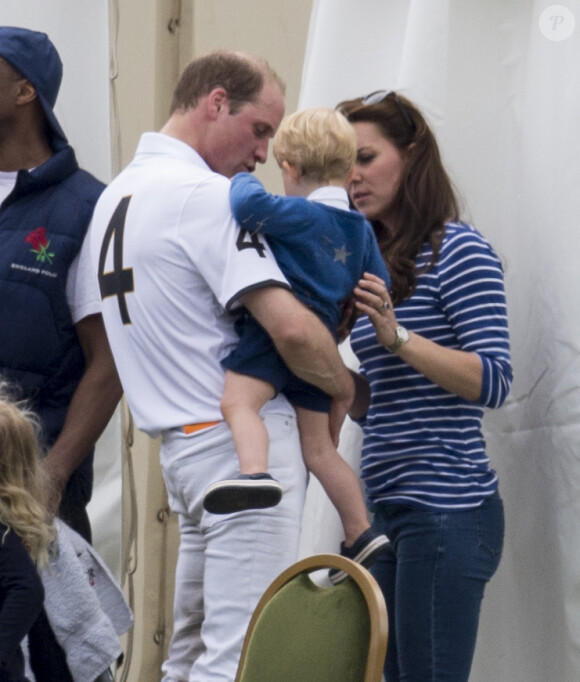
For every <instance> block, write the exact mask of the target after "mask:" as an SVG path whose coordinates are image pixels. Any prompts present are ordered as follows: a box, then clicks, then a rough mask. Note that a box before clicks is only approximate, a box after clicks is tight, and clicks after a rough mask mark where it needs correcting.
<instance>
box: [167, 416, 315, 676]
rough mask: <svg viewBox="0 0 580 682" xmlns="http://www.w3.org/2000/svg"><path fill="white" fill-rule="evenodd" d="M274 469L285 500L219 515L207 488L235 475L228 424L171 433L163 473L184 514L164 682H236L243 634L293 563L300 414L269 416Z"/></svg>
mask: <svg viewBox="0 0 580 682" xmlns="http://www.w3.org/2000/svg"><path fill="white" fill-rule="evenodd" d="M264 422H265V424H266V427H267V429H268V433H269V435H270V452H269V471H270V473H271V474H272V476H274V477H275V478H276V479H278V481H280V483H281V485H282V487H283V490H284V494H283V497H282V501H281V502H280V504H278V505H277V506H276V507H272V508H270V509H265V510H250V511H244V512H238V513H235V514H229V515H224V516H221V515H220V516H218V515H214V514H210V513H208V512H206V511H205V510H204V509H203V506H202V500H203V494H204V491H205V489H206V488H207V486H208V485H210V484H211V483H213V482H215V481H219V480H221V479H225V478H232V477H233V476H235V475H236V474H238V473H239V467H238V460H237V457H236V454H235V451H234V446H233V442H232V439H231V433H230V430H229V428H228V427H227V425H226V424H225V423H220V425H219V426H215V427H212V428H209V429H206V430H205V431H201V432H198V433H195V434H192V435H190V436H187V435H186V434H185V433H183V432H182V431H181V430H179V429H174V430H172V431H169V432H166V433H165V434H164V436H163V442H162V447H161V468H162V470H163V476H164V478H165V483H166V485H167V490H168V494H169V504H170V507H171V509H172V510H173V511H174V512H176V513H177V514H178V515H179V529H180V547H179V555H178V559H177V569H176V575H175V599H174V632H173V637H172V639H171V643H170V647H169V656H168V659H167V661H165V663H164V664H163V667H162V670H163V673H164V677H163V680H162V682H218V681H219V682H233V680H234V678H235V675H236V670H237V665H238V659H239V656H240V651H241V648H242V644H243V639H244V635H245V633H246V628H247V626H248V622H249V620H250V617H251V615H252V612H253V610H254V607H255V606H256V604H257V602H258V600H259V599H260V597H261V596H262V594H263V592H264V591H265V589H266V588H267V587H268V585H269V584H270V583H271V582H272V580H273V579H274V578H275V577H276V576H277V575H278V574H279V573H280V572H281V571H282V570H284V569H285V568H286V567H287V566H289V565H290V564H291V563H293V562H294V561H296V559H297V556H298V544H299V537H300V525H301V517H302V509H303V506H304V497H305V491H306V481H307V475H306V470H305V468H304V464H303V461H302V455H301V451H300V443H299V437H298V429H297V427H296V420H295V419H294V417H291V416H288V415H280V414H268V415H266V416H265V419H264Z"/></svg>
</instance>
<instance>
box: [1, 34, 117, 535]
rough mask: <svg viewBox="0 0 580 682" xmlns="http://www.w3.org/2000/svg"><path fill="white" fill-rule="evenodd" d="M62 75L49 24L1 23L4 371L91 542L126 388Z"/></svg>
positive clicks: (92, 194) (65, 511)
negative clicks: (97, 475) (70, 137)
mask: <svg viewBox="0 0 580 682" xmlns="http://www.w3.org/2000/svg"><path fill="white" fill-rule="evenodd" d="M61 78H62V64H61V60H60V57H59V55H58V52H57V51H56V49H55V47H54V45H53V44H52V43H51V41H50V40H49V39H48V37H47V36H46V34H44V33H39V32H36V31H29V30H27V29H22V28H15V27H8V26H2V27H0V378H1V380H2V381H3V382H8V384H9V388H10V389H13V390H12V393H14V395H15V397H16V398H22V399H26V400H28V401H29V402H30V404H31V406H32V407H33V408H34V410H35V411H36V412H37V414H38V416H39V418H40V421H41V424H42V428H43V438H44V446H45V449H46V458H45V460H44V463H45V466H46V469H47V470H48V472H49V474H50V479H51V481H52V483H53V484H54V489H53V490H52V491H51V497H52V500H53V504H54V510H56V508H57V506H58V504H59V502H60V506H59V508H58V513H59V516H60V517H61V518H62V519H63V520H64V521H66V522H67V523H68V524H69V525H70V526H71V527H72V528H73V529H74V530H76V531H77V532H79V533H80V534H81V535H83V536H84V537H85V538H86V539H87V540H89V541H90V538H91V529H90V524H89V519H88V515H87V512H86V505H87V503H88V502H89V499H90V497H91V492H92V473H93V470H92V457H93V449H94V446H95V442H96V441H97V439H98V437H99V436H100V435H101V433H102V431H103V429H104V428H105V426H106V425H107V423H108V421H109V419H110V417H111V415H112V414H113V412H114V410H115V407H116V405H117V403H118V401H119V399H120V397H121V388H120V384H119V381H118V378H117V373H116V371H115V366H114V363H113V359H112V356H111V353H110V350H109V346H108V343H107V338H106V335H105V330H104V327H103V322H102V318H101V315H100V301H99V296H98V291H94V289H95V287H94V283H93V280H92V278H93V273H92V272H91V270H90V266H89V265H88V261H87V260H84V258H83V253H84V250H83V249H82V248H81V247H82V245H83V240H84V236H85V233H86V231H87V228H88V224H89V221H90V218H91V215H92V211H93V207H94V205H95V202H96V201H97V198H98V197H99V195H100V194H101V192H102V190H103V188H104V185H103V184H102V183H101V182H99V181H98V180H96V179H95V178H94V177H92V176H91V175H89V173H87V172H85V171H83V170H81V169H80V168H79V166H78V163H77V161H76V158H75V154H74V151H73V149H72V147H71V146H70V145H69V144H68V141H67V138H66V136H65V134H64V132H63V130H62V128H61V127H60V125H59V123H58V121H57V119H56V117H55V115H54V112H53V107H54V104H55V101H56V98H57V94H58V91H59V87H60V83H61Z"/></svg>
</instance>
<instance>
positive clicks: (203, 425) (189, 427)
mask: <svg viewBox="0 0 580 682" xmlns="http://www.w3.org/2000/svg"><path fill="white" fill-rule="evenodd" d="M219 423H220V422H219V421H217V422H198V423H197V424H186V425H185V426H184V427H183V431H184V432H185V433H186V434H187V435H188V436H189V435H190V434H192V433H195V432H196V431H201V430H203V429H209V427H210V426H217V425H218V424H219Z"/></svg>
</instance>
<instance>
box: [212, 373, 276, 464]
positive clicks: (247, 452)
mask: <svg viewBox="0 0 580 682" xmlns="http://www.w3.org/2000/svg"><path fill="white" fill-rule="evenodd" d="M274 395H275V391H274V387H273V386H272V385H271V384H269V383H268V382H267V381H262V380H261V379H256V378H255V377H250V376H246V375H244V374H238V373H237V372H231V371H227V372H226V382H225V387H224V395H223V398H222V401H221V404H220V407H221V411H222V414H223V416H224V419H225V420H226V422H227V424H228V426H229V427H230V429H231V432H232V437H233V440H234V445H235V446H236V452H237V454H238V459H239V461H240V472H241V473H242V474H257V473H263V472H266V471H268V447H269V440H268V431H267V430H266V427H265V426H264V422H263V421H262V418H261V417H260V410H261V409H262V407H263V406H264V405H265V403H266V402H268V400H270V399H271V398H273V397H274Z"/></svg>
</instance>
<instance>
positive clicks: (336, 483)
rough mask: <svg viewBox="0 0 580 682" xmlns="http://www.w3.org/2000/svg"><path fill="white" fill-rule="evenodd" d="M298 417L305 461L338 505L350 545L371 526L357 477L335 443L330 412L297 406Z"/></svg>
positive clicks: (346, 542)
mask: <svg viewBox="0 0 580 682" xmlns="http://www.w3.org/2000/svg"><path fill="white" fill-rule="evenodd" d="M296 416H297V418H298V429H299V431H300V441H301V443H302V454H303V457H304V463H305V464H306V466H307V467H308V469H309V471H311V472H312V473H313V474H314V475H315V476H316V478H317V479H318V480H319V481H320V484H321V485H322V487H323V488H324V490H325V491H326V494H327V495H328V497H329V498H330V501H331V502H332V504H333V505H334V506H335V508H336V510H337V512H338V515H339V516H340V521H341V523H342V527H343V529H344V536H345V545H346V546H347V547H349V546H351V545H352V544H353V542H354V541H355V540H356V539H357V538H358V537H359V536H360V535H361V533H363V532H364V531H365V530H367V529H368V528H369V526H370V523H369V520H368V516H367V510H366V506H365V502H364V498H363V494H362V492H361V489H360V483H359V480H358V477H357V475H356V474H355V473H354V471H353V470H352V468H351V467H350V466H349V465H348V464H347V462H345V461H344V459H343V458H342V457H341V456H340V454H339V453H338V452H337V450H336V448H335V447H334V445H333V443H332V440H331V438H330V431H329V426H328V414H326V413H325V412H314V411H313V410H306V409H304V408H301V407H297V408H296Z"/></svg>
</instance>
